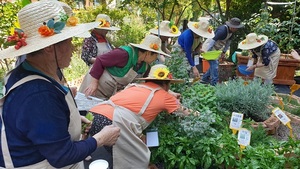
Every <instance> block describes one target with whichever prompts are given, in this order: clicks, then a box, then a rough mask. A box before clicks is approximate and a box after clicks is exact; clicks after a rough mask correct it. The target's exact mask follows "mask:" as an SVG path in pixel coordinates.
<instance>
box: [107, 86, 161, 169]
mask: <svg viewBox="0 0 300 169" xmlns="http://www.w3.org/2000/svg"><path fill="white" fill-rule="evenodd" d="M131 86H138V87H144V88H147V89H149V90H151V93H150V95H149V96H148V98H147V100H146V102H145V104H144V105H143V107H142V108H141V110H140V112H139V113H138V114H136V113H134V112H132V111H131V110H128V109H126V108H124V107H122V106H118V105H115V104H114V103H113V102H112V101H110V100H109V101H108V104H111V105H112V106H113V107H114V115H113V125H115V126H118V127H120V128H121V135H120V137H119V138H118V140H117V142H116V144H115V145H114V146H113V168H114V169H147V168H148V165H149V161H150V154H151V152H150V150H149V148H148V147H147V145H146V144H145V143H144V142H143V141H142V140H141V139H140V136H141V135H142V132H143V130H144V129H146V128H147V127H148V125H149V124H150V123H151V122H150V123H148V122H147V121H146V120H145V119H144V118H143V117H142V115H143V114H144V112H145V110H146V108H147V107H148V105H149V103H150V102H151V100H152V98H153V96H154V93H155V92H156V91H158V90H160V89H161V88H160V87H159V88H155V89H152V88H150V87H147V86H145V85H138V84H132V85H130V86H129V87H131Z"/></svg>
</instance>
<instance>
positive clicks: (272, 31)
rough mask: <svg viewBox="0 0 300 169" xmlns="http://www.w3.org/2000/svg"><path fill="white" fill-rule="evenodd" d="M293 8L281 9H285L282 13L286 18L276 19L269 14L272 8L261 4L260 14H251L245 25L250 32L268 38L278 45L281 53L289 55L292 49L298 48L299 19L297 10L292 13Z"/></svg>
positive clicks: (289, 6) (290, 6)
mask: <svg viewBox="0 0 300 169" xmlns="http://www.w3.org/2000/svg"><path fill="white" fill-rule="evenodd" d="M293 7H294V6H293V5H288V6H286V7H282V8H286V9H285V11H284V12H285V14H284V15H285V16H286V18H283V17H281V18H276V17H272V14H271V12H272V11H273V8H272V7H270V6H266V5H264V4H262V6H261V9H260V13H259V14H257V13H255V14H253V15H252V17H251V18H250V19H249V21H247V24H248V25H249V27H250V28H251V32H255V33H257V34H264V35H266V36H268V37H269V38H270V39H272V40H274V41H275V42H276V43H277V44H278V46H279V48H280V50H281V52H282V53H289V52H290V51H291V49H293V48H295V49H298V48H300V45H299V42H300V40H299V38H300V35H299V31H300V24H299V21H300V18H299V17H298V16H297V10H296V11H295V12H296V13H294V10H293ZM283 19H284V20H283Z"/></svg>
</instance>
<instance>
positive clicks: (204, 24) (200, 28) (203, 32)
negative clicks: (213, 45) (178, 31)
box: [188, 17, 215, 38]
mask: <svg viewBox="0 0 300 169" xmlns="http://www.w3.org/2000/svg"><path fill="white" fill-rule="evenodd" d="M188 28H189V29H191V30H192V31H193V32H194V33H195V34H197V35H199V36H201V37H203V38H213V37H214V36H215V33H214V30H213V27H212V26H211V25H210V23H209V18H205V17H201V18H200V19H199V22H192V21H190V22H189V23H188Z"/></svg>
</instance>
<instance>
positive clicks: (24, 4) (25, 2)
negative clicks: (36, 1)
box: [22, 0, 31, 7]
mask: <svg viewBox="0 0 300 169" xmlns="http://www.w3.org/2000/svg"><path fill="white" fill-rule="evenodd" d="M30 3H31V1H30V0H22V7H24V6H26V5H28V4H30Z"/></svg>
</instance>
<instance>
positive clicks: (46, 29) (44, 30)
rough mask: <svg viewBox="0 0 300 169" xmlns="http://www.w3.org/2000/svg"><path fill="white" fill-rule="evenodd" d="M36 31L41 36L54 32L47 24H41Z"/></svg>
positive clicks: (50, 34)
mask: <svg viewBox="0 0 300 169" xmlns="http://www.w3.org/2000/svg"><path fill="white" fill-rule="evenodd" d="M38 31H39V33H40V34H41V35H42V36H52V35H53V34H54V29H50V28H49V27H48V26H47V25H42V26H41V27H39V29H38Z"/></svg>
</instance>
